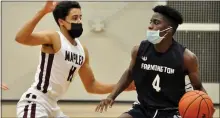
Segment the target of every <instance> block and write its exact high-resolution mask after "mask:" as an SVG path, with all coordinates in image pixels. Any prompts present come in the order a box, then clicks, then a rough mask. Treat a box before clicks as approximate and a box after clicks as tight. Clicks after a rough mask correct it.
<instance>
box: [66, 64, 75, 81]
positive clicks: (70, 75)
mask: <svg viewBox="0 0 220 118" xmlns="http://www.w3.org/2000/svg"><path fill="white" fill-rule="evenodd" d="M75 71H76V67H74V66H72V67H71V69H70V72H69V76H68V78H67V81H70V82H72V79H73V74H74V72H75Z"/></svg>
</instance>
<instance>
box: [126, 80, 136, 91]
mask: <svg viewBox="0 0 220 118" xmlns="http://www.w3.org/2000/svg"><path fill="white" fill-rule="evenodd" d="M133 90H136V86H135V84H134V81H133V82H132V83H131V84H130V85H129V86H128V88H126V89H125V91H133Z"/></svg>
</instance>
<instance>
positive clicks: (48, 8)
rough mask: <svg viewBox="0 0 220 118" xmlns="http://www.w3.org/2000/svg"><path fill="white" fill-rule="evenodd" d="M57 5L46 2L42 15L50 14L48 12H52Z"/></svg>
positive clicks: (52, 2)
mask: <svg viewBox="0 0 220 118" xmlns="http://www.w3.org/2000/svg"><path fill="white" fill-rule="evenodd" d="M57 4H58V2H54V1H51V0H50V1H49V0H48V1H47V2H46V4H45V6H44V8H43V12H44V13H50V12H52V11H53V10H54V9H55V7H56V5H57Z"/></svg>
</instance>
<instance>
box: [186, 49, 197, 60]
mask: <svg viewBox="0 0 220 118" xmlns="http://www.w3.org/2000/svg"><path fill="white" fill-rule="evenodd" d="M183 57H184V61H185V62H186V63H187V62H188V63H190V62H195V61H197V56H196V54H195V53H193V52H192V51H190V50H189V49H187V48H186V49H185V51H184V55H183Z"/></svg>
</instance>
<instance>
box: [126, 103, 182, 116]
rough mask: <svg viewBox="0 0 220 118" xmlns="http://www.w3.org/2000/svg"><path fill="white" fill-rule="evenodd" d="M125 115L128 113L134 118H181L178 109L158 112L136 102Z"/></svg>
mask: <svg viewBox="0 0 220 118" xmlns="http://www.w3.org/2000/svg"><path fill="white" fill-rule="evenodd" d="M125 113H128V114H129V115H131V116H132V117H133V118H181V117H180V116H179V112H178V110H177V109H172V110H158V109H152V108H144V107H143V106H141V105H140V104H139V103H137V102H135V103H134V104H133V106H132V108H131V109H130V110H129V111H127V112H125Z"/></svg>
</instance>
